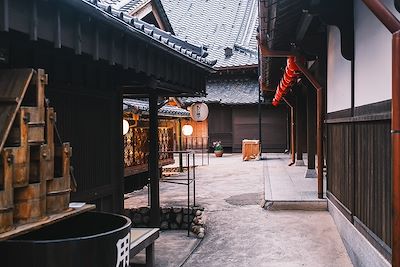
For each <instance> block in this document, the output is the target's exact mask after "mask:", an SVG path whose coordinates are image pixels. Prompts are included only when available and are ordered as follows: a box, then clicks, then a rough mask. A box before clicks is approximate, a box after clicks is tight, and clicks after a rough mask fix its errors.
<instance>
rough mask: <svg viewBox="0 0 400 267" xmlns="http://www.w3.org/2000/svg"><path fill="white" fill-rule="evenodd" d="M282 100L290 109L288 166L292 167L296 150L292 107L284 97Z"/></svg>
mask: <svg viewBox="0 0 400 267" xmlns="http://www.w3.org/2000/svg"><path fill="white" fill-rule="evenodd" d="M283 100H284V101H285V102H286V104H287V105H288V107H289V108H290V143H291V144H290V150H291V153H292V156H291V158H292V162H290V163H289V166H292V165H293V164H294V163H295V157H296V156H295V155H296V148H295V135H294V134H295V132H294V131H295V127H294V126H295V124H294V107H293V105H291V104H290V102H289V101H287V99H286V98H285V97H284V98H283Z"/></svg>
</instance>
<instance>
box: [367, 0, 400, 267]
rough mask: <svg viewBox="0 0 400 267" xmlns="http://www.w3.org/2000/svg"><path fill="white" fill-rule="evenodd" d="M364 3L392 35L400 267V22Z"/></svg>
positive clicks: (395, 230) (374, 2) (395, 242)
mask: <svg viewBox="0 0 400 267" xmlns="http://www.w3.org/2000/svg"><path fill="white" fill-rule="evenodd" d="M363 2H364V4H365V5H366V6H367V7H368V8H369V9H370V10H371V11H372V13H374V14H375V16H376V17H377V18H378V19H379V20H380V21H381V22H382V23H383V24H384V25H385V26H386V28H387V29H388V30H389V31H390V32H391V33H392V130H391V134H392V266H393V267H400V73H399V72H400V53H399V52H400V21H399V20H398V19H397V18H396V17H395V16H394V15H393V14H392V12H391V11H390V10H389V9H388V8H387V7H386V6H385V5H384V4H382V3H381V2H380V1H379V0H363Z"/></svg>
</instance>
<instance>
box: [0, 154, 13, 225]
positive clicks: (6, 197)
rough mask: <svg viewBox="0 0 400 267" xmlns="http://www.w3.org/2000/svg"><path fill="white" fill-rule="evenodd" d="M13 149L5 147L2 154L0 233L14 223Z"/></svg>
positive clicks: (0, 163)
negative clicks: (11, 156)
mask: <svg viewBox="0 0 400 267" xmlns="http://www.w3.org/2000/svg"><path fill="white" fill-rule="evenodd" d="M10 155H11V151H10V150H9V149H4V151H3V152H2V153H1V155H0V181H1V189H0V233H3V232H6V231H9V230H11V228H12V225H13V188H12V170H13V167H12V161H11V158H10Z"/></svg>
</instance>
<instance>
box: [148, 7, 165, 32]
mask: <svg viewBox="0 0 400 267" xmlns="http://www.w3.org/2000/svg"><path fill="white" fill-rule="evenodd" d="M151 5H152V10H153V15H154V18H155V19H156V21H157V24H158V26H159V27H160V29H161V30H163V31H165V30H166V27H165V25H164V23H163V21H162V19H161V16H160V14H159V13H158V10H157V7H156V5H155V4H154V3H153V1H151Z"/></svg>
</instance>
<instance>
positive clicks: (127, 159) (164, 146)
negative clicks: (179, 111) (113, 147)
mask: <svg viewBox="0 0 400 267" xmlns="http://www.w3.org/2000/svg"><path fill="white" fill-rule="evenodd" d="M158 138H159V151H160V152H164V151H172V150H173V148H174V133H173V128H171V127H159V128H158ZM124 145H125V148H124V165H125V168H130V167H138V166H144V165H147V164H148V157H149V128H148V127H133V128H131V129H129V132H128V133H127V134H126V135H125V136H124ZM159 159H160V161H163V160H167V159H171V160H173V155H172V153H160V158H159ZM141 170H145V168H142V169H141Z"/></svg>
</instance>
